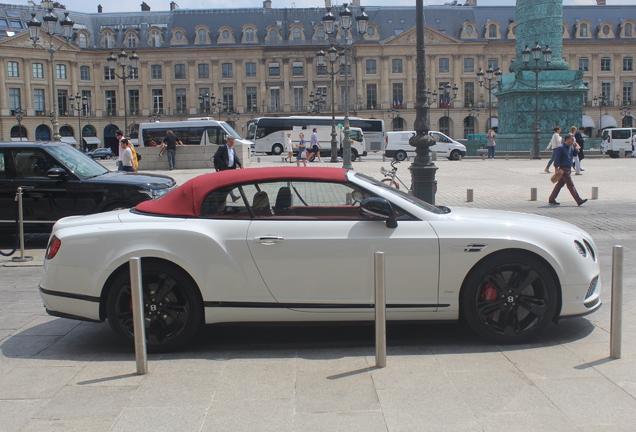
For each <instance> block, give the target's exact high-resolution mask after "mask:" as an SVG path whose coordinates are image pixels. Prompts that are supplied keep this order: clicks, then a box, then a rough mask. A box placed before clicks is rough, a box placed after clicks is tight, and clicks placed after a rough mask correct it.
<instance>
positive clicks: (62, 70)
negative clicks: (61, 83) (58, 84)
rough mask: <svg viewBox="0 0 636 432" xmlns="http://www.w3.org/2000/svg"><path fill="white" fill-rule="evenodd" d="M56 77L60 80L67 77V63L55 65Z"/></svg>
mask: <svg viewBox="0 0 636 432" xmlns="http://www.w3.org/2000/svg"><path fill="white" fill-rule="evenodd" d="M55 78H57V79H59V80H65V79H66V65H63V64H57V65H55Z"/></svg>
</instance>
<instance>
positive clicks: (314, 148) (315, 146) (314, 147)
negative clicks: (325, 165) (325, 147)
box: [307, 128, 322, 162]
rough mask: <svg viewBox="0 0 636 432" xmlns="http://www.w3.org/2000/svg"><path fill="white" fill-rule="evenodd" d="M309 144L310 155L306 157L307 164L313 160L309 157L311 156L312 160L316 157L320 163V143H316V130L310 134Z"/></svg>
mask: <svg viewBox="0 0 636 432" xmlns="http://www.w3.org/2000/svg"><path fill="white" fill-rule="evenodd" d="M310 143H311V153H310V154H309V156H308V157H307V160H308V161H309V162H311V161H313V160H314V159H313V158H312V157H311V155H314V158H315V157H316V156H318V162H322V158H321V157H320V142H319V141H318V128H314V130H313V133H312V134H311V141H310Z"/></svg>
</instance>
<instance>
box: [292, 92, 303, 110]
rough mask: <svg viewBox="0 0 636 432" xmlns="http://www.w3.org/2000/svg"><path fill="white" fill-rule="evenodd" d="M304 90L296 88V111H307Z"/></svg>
mask: <svg viewBox="0 0 636 432" xmlns="http://www.w3.org/2000/svg"><path fill="white" fill-rule="evenodd" d="M304 90H305V89H304V88H302V87H294V109H295V110H296V111H304V110H305V98H304Z"/></svg>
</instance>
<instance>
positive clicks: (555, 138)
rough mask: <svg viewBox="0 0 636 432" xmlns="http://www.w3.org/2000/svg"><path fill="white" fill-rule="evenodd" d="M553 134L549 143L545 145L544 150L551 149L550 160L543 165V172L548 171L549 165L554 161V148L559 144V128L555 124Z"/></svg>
mask: <svg viewBox="0 0 636 432" xmlns="http://www.w3.org/2000/svg"><path fill="white" fill-rule="evenodd" d="M552 131H553V132H554V134H553V135H552V139H551V140H550V143H549V144H548V146H547V147H546V149H545V151H548V150H550V149H552V156H551V157H550V161H549V162H548V166H546V167H545V172H547V173H549V172H550V165H552V163H553V162H554V155H555V153H556V149H557V148H558V147H559V146H560V145H561V128H560V127H559V126H556V127H555V128H553V129H552Z"/></svg>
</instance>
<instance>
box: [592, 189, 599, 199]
mask: <svg viewBox="0 0 636 432" xmlns="http://www.w3.org/2000/svg"><path fill="white" fill-rule="evenodd" d="M591 199H593V200H595V199H598V186H593V187H592V198H591Z"/></svg>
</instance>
